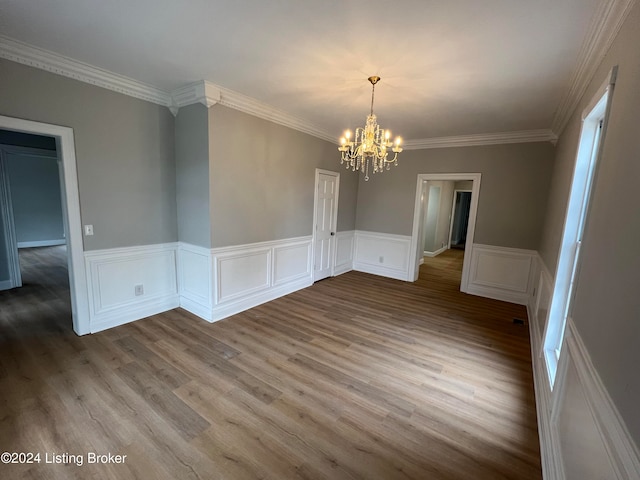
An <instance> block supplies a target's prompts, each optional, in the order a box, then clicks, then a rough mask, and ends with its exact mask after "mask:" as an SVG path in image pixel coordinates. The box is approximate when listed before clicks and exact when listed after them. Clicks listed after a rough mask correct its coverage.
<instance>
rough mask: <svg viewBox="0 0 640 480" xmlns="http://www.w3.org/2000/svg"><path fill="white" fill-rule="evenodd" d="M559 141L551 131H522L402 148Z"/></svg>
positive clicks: (414, 143) (406, 144)
mask: <svg viewBox="0 0 640 480" xmlns="http://www.w3.org/2000/svg"><path fill="white" fill-rule="evenodd" d="M557 140H558V136H557V135H555V134H554V133H553V132H552V131H551V130H521V131H517V132H497V133H480V134H475V135H457V136H452V137H433V138H423V139H417V140H407V141H406V142H404V144H403V145H402V146H403V147H404V149H405V150H420V149H426V148H451V147H472V146H477V145H501V144H508V143H529V142H551V143H554V144H555V143H556V141H557Z"/></svg>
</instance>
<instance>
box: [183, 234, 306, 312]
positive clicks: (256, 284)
mask: <svg viewBox="0 0 640 480" xmlns="http://www.w3.org/2000/svg"><path fill="white" fill-rule="evenodd" d="M311 244H312V237H311V236H305V237H296V238H288V239H284V240H272V241H267V242H258V243H251V244H246V245H233V246H229V247H221V248H214V249H211V251H210V252H211V264H212V278H213V297H212V308H211V310H210V315H208V316H207V317H204V316H202V315H200V316H201V317H202V318H205V320H208V321H212V322H215V321H218V320H221V319H223V318H226V317H228V316H230V315H234V314H236V313H240V312H242V311H245V310H248V309H249V308H253V307H255V306H258V305H260V304H262V303H265V302H268V301H270V300H274V299H276V298H278V297H281V296H283V295H287V294H289V293H292V292H294V291H296V290H299V289H301V288H305V287H308V286H310V285H312V284H313V271H312V253H311V252H312V247H311ZM296 250H297V255H296ZM291 253H293V256H291V255H290V254H291ZM288 255H289V256H288ZM234 262H239V263H238V266H241V267H242V268H239V269H235V267H236V265H234ZM282 262H283V263H282ZM225 263H228V264H229V268H230V269H231V270H228V272H233V275H232V276H231V277H225V276H224V271H223V267H224V264H225ZM280 268H282V271H283V272H285V273H284V274H280V273H279V269H280ZM225 290H229V292H227V293H225ZM193 313H195V312H193ZM196 314H197V313H196Z"/></svg>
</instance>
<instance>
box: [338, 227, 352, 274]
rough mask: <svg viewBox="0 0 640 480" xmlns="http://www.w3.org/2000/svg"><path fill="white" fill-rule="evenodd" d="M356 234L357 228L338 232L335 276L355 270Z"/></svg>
mask: <svg viewBox="0 0 640 480" xmlns="http://www.w3.org/2000/svg"><path fill="white" fill-rule="evenodd" d="M355 235H356V232H355V230H346V231H343V232H338V233H336V255H335V263H334V268H333V275H334V276H337V275H341V274H343V273H346V272H349V271H351V270H353V252H354V248H355Z"/></svg>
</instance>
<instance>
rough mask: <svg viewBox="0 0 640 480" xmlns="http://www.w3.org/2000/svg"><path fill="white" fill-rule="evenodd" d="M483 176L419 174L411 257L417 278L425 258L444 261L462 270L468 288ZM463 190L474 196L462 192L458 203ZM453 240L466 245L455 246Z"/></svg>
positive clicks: (462, 282)
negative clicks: (466, 200)
mask: <svg viewBox="0 0 640 480" xmlns="http://www.w3.org/2000/svg"><path fill="white" fill-rule="evenodd" d="M480 179H481V174H479V173H449V174H420V175H418V182H417V186H416V201H415V206H414V221H413V234H412V237H411V252H412V253H411V257H410V258H411V259H412V260H413V264H412V265H410V268H413V272H412V273H413V279H414V281H416V280H417V279H418V277H419V275H420V265H422V264H424V263H425V261H427V262H430V261H434V262H440V263H442V262H444V263H446V264H447V265H446V268H447V269H449V270H451V271H453V272H455V271H456V270H458V271H459V272H460V274H459V276H458V278H459V285H460V291H462V292H466V291H467V288H468V284H469V271H470V259H471V255H467V254H466V252H467V251H468V252H470V251H471V247H472V245H473V238H474V232H475V223H476V213H477V209H478V196H479V193H480ZM462 192H469V193H470V196H469V197H466V196H462V195H461V196H460V200H459V202H458V201H457V200H458V193H462ZM465 199H468V207H465V205H464V202H465ZM429 204H431V206H430V205H429ZM456 204H458V205H456ZM457 212H458V213H457ZM456 217H457V220H458V221H457V223H456ZM464 220H466V222H465V221H464ZM454 223H456V225H455V228H454ZM431 229H433V231H432V230H431ZM438 232H439V233H438ZM454 233H455V235H454ZM432 240H435V241H432ZM452 240H453V242H454V243H456V244H458V245H460V244H461V246H462V247H463V248H459V249H452V248H451V244H452Z"/></svg>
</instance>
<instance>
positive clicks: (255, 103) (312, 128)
mask: <svg viewBox="0 0 640 480" xmlns="http://www.w3.org/2000/svg"><path fill="white" fill-rule="evenodd" d="M218 88H219V89H220V92H221V95H220V105H224V106H226V107H229V108H233V109H234V110H240V111H241V112H244V113H248V114H249V115H253V116H254V117H258V118H262V119H263V120H268V121H270V122H273V123H277V124H278V125H282V126H284V127H289V128H292V129H294V130H297V131H299V132H303V133H307V134H309V135H312V136H314V137H317V138H320V139H322V140H326V141H328V142H331V143H333V144H336V145H337V144H338V137H337V136H335V135H331V134H330V133H328V132H325V131H323V130H321V129H320V128H319V127H317V126H316V125H314V124H312V123H311V122H308V121H307V120H304V119H302V118H300V117H296V116H294V115H291V114H289V113H286V112H283V111H282V110H278V109H277V108H275V107H273V106H271V105H268V104H266V103H263V102H260V101H259V100H256V99H255V98H251V97H248V96H246V95H243V94H241V93H238V92H234V91H233V90H229V89H228V88H224V87H220V86H218Z"/></svg>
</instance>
